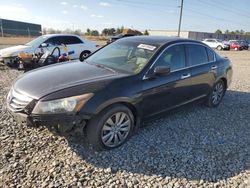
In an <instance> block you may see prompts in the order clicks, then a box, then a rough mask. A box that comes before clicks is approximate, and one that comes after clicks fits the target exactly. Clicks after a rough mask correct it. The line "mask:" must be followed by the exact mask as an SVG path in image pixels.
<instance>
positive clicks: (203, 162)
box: [66, 90, 250, 182]
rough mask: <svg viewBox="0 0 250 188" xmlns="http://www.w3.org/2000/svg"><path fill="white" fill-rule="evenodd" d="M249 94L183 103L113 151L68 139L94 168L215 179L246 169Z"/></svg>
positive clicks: (249, 149) (249, 161)
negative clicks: (210, 103) (208, 103)
mask: <svg viewBox="0 0 250 188" xmlns="http://www.w3.org/2000/svg"><path fill="white" fill-rule="evenodd" d="M249 106H250V93H246V92H239V91H231V90H229V91H227V93H226V95H225V97H224V100H223V102H222V104H221V105H220V106H219V107H217V108H213V109H211V108H208V107H205V106H204V105H203V104H191V105H187V106H185V107H183V108H181V109H180V110H178V111H177V112H174V113H168V114H166V115H165V116H162V117H160V118H158V119H156V120H152V121H148V122H146V123H144V124H145V126H144V127H143V128H141V129H140V130H139V131H138V133H136V135H134V136H133V137H132V138H131V139H130V140H129V141H128V142H127V143H125V144H124V145H122V146H121V147H119V148H117V149H113V150H110V151H101V152H96V151H93V150H91V149H89V147H87V146H86V141H85V140H84V138H81V139H79V138H75V137H70V136H69V137H66V138H67V140H68V143H69V146H70V147H71V149H72V150H73V151H74V152H75V153H76V154H77V155H78V156H80V157H81V158H82V160H85V161H87V162H88V163H90V164H92V165H93V166H94V167H97V168H103V169H107V168H109V169H111V171H112V173H116V172H117V171H126V172H131V173H137V174H143V175H149V176H152V175H156V176H159V177H163V178H165V177H172V178H173V177H175V178H186V179H187V180H198V181H199V180H205V181H209V182H217V181H219V180H223V179H228V178H230V177H233V176H236V175H238V174H239V173H241V172H244V171H245V170H250V115H249Z"/></svg>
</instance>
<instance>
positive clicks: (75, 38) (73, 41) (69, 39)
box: [64, 36, 82, 45]
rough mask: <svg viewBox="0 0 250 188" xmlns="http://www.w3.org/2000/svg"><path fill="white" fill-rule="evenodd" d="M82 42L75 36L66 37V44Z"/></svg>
mask: <svg viewBox="0 0 250 188" xmlns="http://www.w3.org/2000/svg"><path fill="white" fill-rule="evenodd" d="M81 43H82V41H81V40H80V39H79V38H77V37H74V36H66V37H64V44H66V45H70V44H81Z"/></svg>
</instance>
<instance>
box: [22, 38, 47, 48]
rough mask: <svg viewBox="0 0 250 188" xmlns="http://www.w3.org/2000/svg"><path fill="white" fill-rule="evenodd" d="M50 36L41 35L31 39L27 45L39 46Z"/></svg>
mask: <svg viewBox="0 0 250 188" xmlns="http://www.w3.org/2000/svg"><path fill="white" fill-rule="evenodd" d="M47 39H48V37H47V36H40V37H38V38H36V39H34V40H32V41H30V42H29V43H27V44H26V46H35V47H38V46H40V45H41V44H42V43H44V41H45V40H47Z"/></svg>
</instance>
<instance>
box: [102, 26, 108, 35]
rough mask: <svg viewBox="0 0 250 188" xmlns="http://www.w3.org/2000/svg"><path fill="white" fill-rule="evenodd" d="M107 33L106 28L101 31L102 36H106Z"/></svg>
mask: <svg viewBox="0 0 250 188" xmlns="http://www.w3.org/2000/svg"><path fill="white" fill-rule="evenodd" d="M108 33H109V31H108V29H107V28H104V29H103V30H102V35H104V36H107V35H108Z"/></svg>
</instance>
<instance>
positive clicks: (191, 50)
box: [187, 44, 208, 66]
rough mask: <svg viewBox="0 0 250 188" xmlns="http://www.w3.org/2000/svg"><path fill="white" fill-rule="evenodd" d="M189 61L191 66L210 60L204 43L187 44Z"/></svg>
mask: <svg viewBox="0 0 250 188" xmlns="http://www.w3.org/2000/svg"><path fill="white" fill-rule="evenodd" d="M187 53H188V62H189V64H190V65H191V66H194V65H200V64H203V63H206V62H208V55H207V52H206V48H205V47H204V46H202V45H197V44H187Z"/></svg>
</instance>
